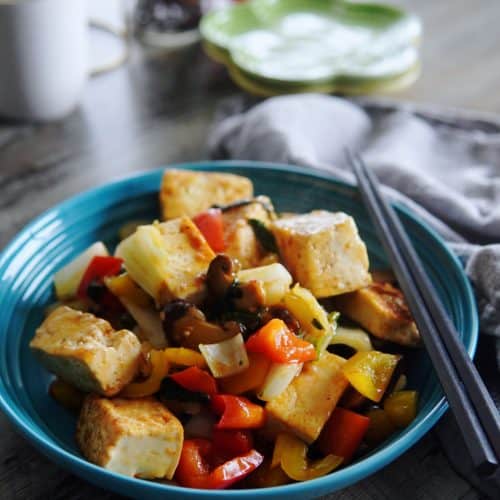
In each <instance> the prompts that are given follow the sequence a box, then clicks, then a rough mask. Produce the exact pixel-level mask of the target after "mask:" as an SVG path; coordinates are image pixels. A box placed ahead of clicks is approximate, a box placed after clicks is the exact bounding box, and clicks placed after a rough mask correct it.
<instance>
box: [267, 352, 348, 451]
mask: <svg viewBox="0 0 500 500" xmlns="http://www.w3.org/2000/svg"><path fill="white" fill-rule="evenodd" d="M344 362H345V360H344V359H343V358H341V357H340V356H336V355H335V354H330V353H329V352H324V353H323V354H322V355H321V357H320V358H319V359H318V360H317V361H311V362H309V363H305V364H304V367H303V368H302V371H301V372H300V374H299V375H298V376H297V377H295V378H294V379H293V381H292V382H291V383H290V385H289V386H288V387H287V388H286V389H285V390H284V391H283V392H282V393H281V394H280V395H279V396H277V397H275V398H274V399H272V400H271V401H269V402H268V403H267V404H266V410H267V414H268V417H269V418H270V420H271V422H273V421H274V423H276V424H279V425H280V427H281V428H282V430H286V431H288V432H290V433H292V434H295V435H296V436H297V437H299V438H300V439H302V440H304V441H305V442H306V443H312V442H313V441H315V440H316V439H317V438H318V436H319V434H320V433H321V430H322V429H323V426H324V425H325V423H326V421H327V420H328V419H329V418H330V415H331V414H332V412H333V410H334V409H335V406H336V405H337V402H338V400H339V399H340V396H342V394H343V392H344V391H345V389H346V388H347V386H348V381H347V379H346V378H345V376H344V374H343V373H342V370H341V367H342V364H343V363H344Z"/></svg>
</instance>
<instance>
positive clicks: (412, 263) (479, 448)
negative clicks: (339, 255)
mask: <svg viewBox="0 0 500 500" xmlns="http://www.w3.org/2000/svg"><path fill="white" fill-rule="evenodd" d="M347 157H348V161H349V163H350V164H351V166H352V168H353V170H354V173H355V174H356V177H357V180H358V183H359V187H360V191H361V194H362V197H363V200H364V201H365V203H366V205H367V207H368V209H369V212H370V215H371V217H372V219H373V222H374V223H375V225H376V227H377V229H378V230H379V233H380V239H381V241H382V243H383V246H384V248H385V250H386V252H387V254H388V255H389V258H390V260H391V263H392V265H393V268H394V272H395V274H396V277H397V278H398V281H399V283H400V286H401V288H402V290H403V293H404V294H405V297H406V300H407V301H408V305H409V307H410V310H411V312H412V314H413V316H414V318H415V322H416V324H417V326H418V328H419V330H420V332H421V335H422V338H423V341H424V344H425V346H426V348H427V351H428V353H429V357H430V358H431V361H432V364H433V366H434V369H435V370H436V373H437V376H438V378H439V380H440V382H441V384H442V386H443V389H444V391H445V394H446V396H447V398H448V402H449V404H450V407H451V409H452V411H453V414H454V416H455V418H456V420H457V423H458V425H459V427H460V429H461V431H462V434H463V437H464V441H465V443H466V446H467V448H468V451H469V453H470V456H471V459H472V462H473V465H474V467H475V469H476V470H477V472H478V473H479V474H485V475H487V474H491V473H492V472H494V471H495V470H496V469H497V468H498V463H499V457H500V426H499V416H498V412H497V410H496V407H495V405H494V403H493V401H492V400H491V397H490V396H489V394H488V391H487V389H486V387H485V386H484V383H483V382H482V380H481V377H480V376H479V374H478V373H477V370H476V369H475V367H474V365H473V363H472V361H471V360H470V358H469V357H468V355H467V353H466V351H465V348H464V346H463V344H461V343H460V341H459V340H458V334H457V332H456V330H455V328H454V326H453V324H452V323H451V321H450V320H449V318H448V317H447V315H446V313H445V311H444V308H443V306H442V304H441V302H440V300H439V298H438V297H437V295H436V292H435V290H434V287H433V286H432V284H431V283H430V280H429V278H428V277H427V275H426V273H425V271H424V269H423V265H422V263H421V261H420V259H419V258H418V256H417V254H416V252H415V250H414V248H413V246H412V244H411V243H410V240H409V238H408V236H407V235H406V233H405V231H404V229H403V227H402V224H401V222H400V221H399V219H398V217H397V216H396V214H395V212H394V210H393V209H392V207H390V205H389V204H388V203H387V202H386V201H385V199H384V197H383V196H382V194H381V191H380V189H379V184H378V181H377V179H376V178H375V176H374V174H373V173H372V172H371V171H369V170H368V169H367V168H366V166H365V165H364V164H363V162H362V160H361V159H360V158H359V157H353V156H352V155H351V154H349V153H348V154H347Z"/></svg>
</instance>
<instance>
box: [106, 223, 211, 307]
mask: <svg viewBox="0 0 500 500" xmlns="http://www.w3.org/2000/svg"><path fill="white" fill-rule="evenodd" d="M116 255H117V256H118V257H121V258H122V259H123V261H124V265H125V267H126V269H127V271H128V273H129V275H130V276H131V278H132V279H133V280H134V281H135V282H136V283H137V284H138V285H139V286H140V287H141V288H142V289H143V290H145V291H146V292H147V293H149V294H150V295H151V296H152V297H153V298H154V299H155V301H156V303H157V304H158V305H160V306H161V305H164V304H166V303H167V302H169V301H170V300H173V299H187V300H190V301H193V302H198V301H199V300H201V299H202V298H203V295H204V293H205V284H204V276H205V273H206V272H207V270H208V265H209V264H210V262H211V261H212V259H213V258H214V257H215V254H214V252H213V251H212V249H211V248H210V246H209V245H208V243H207V241H206V240H205V238H204V237H203V235H202V234H201V232H200V230H199V229H198V228H197V227H196V226H195V225H194V223H193V222H192V221H191V219H190V218H189V217H179V218H178V219H172V220H169V221H168V222H163V223H161V224H158V223H157V224H152V225H148V226H140V227H139V228H138V229H137V230H136V232H135V233H133V234H132V235H131V236H129V237H128V238H126V239H125V240H123V241H122V242H121V243H120V244H119V245H118V247H117V249H116Z"/></svg>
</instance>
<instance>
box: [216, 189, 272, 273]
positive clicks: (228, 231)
mask: <svg viewBox="0 0 500 500" xmlns="http://www.w3.org/2000/svg"><path fill="white" fill-rule="evenodd" d="M266 207H270V208H271V209H272V204H271V200H270V199H269V198H267V196H259V197H257V198H256V201H254V202H252V203H249V204H247V205H243V206H240V207H235V208H231V209H230V210H226V211H224V212H223V214H222V220H223V224H224V240H225V244H226V249H225V251H224V253H226V254H227V255H229V256H230V257H232V258H234V259H238V260H239V262H240V264H241V267H242V268H243V269H247V268H249V267H255V266H257V265H259V263H260V261H261V259H262V258H263V257H264V255H265V251H264V249H263V248H262V246H261V245H260V243H259V241H258V240H257V238H256V236H255V232H254V230H253V229H252V226H251V225H250V224H249V222H248V221H249V220H250V219H256V220H259V221H261V222H262V223H263V224H264V225H265V226H267V225H269V223H270V222H271V221H270V218H269V212H268V209H266Z"/></svg>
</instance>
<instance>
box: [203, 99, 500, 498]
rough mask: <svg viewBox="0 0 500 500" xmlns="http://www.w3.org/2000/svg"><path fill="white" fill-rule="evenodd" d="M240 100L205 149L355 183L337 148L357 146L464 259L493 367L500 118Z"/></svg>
mask: <svg viewBox="0 0 500 500" xmlns="http://www.w3.org/2000/svg"><path fill="white" fill-rule="evenodd" d="M247 107H248V106H247V103H245V102H244V101H241V100H239V99H237V100H233V101H231V102H229V103H226V104H225V106H224V109H223V110H222V112H221V115H222V117H221V116H219V119H218V120H217V122H216V125H215V127H214V129H213V132H212V134H211V136H210V139H209V147H210V150H211V152H212V155H213V156H214V157H217V158H234V159H242V160H261V161H273V162H281V163H291V164H296V165H302V166H310V167H312V168H318V169H323V170H327V171H329V172H331V173H332V174H334V175H336V176H337V177H339V178H341V179H345V180H348V181H354V176H353V174H352V172H350V170H349V168H348V167H347V165H346V163H345V158H344V150H345V148H346V147H347V148H349V149H351V150H353V151H360V152H361V153H362V156H363V158H364V160H365V161H366V163H367V164H368V165H369V167H371V168H372V169H373V170H374V171H375V172H376V174H377V176H378V177H379V179H380V180H381V181H382V183H383V184H384V185H385V186H386V188H385V189H386V190H387V192H388V194H389V196H390V197H391V198H392V199H393V200H397V201H399V202H401V203H404V204H406V205H407V206H409V207H410V208H411V209H412V210H413V211H415V212H416V213H417V214H418V215H419V216H420V217H422V218H423V219H425V220H426V221H427V222H428V223H429V224H430V225H431V226H432V227H433V228H434V229H436V230H437V231H438V232H439V233H440V234H441V236H443V238H445V239H446V240H447V242H448V243H449V244H450V246H451V247H452V248H453V249H454V250H455V252H456V253H457V254H458V255H459V256H460V258H461V259H462V261H463V262H464V266H465V269H466V272H467V274H468V276H469V278H470V279H471V281H472V283H473V285H474V288H475V292H476V298H477V303H478V308H479V314H480V320H481V332H482V333H484V334H489V335H491V336H494V337H496V338H497V339H496V340H495V342H496V344H497V363H498V365H499V367H500V355H499V353H500V119H499V118H497V117H495V116H491V117H489V119H487V120H485V119H482V117H481V116H475V115H470V116H469V115H468V114H467V113H465V112H445V111H443V112H435V111H430V110H422V109H417V108H415V107H412V106H411V105H406V106H401V105H399V106H397V105H395V106H392V105H388V104H386V103H384V102H378V103H377V102H376V101H363V100H360V101H352V100H345V99H340V98H336V97H331V96H324V95H316V94H310V95H292V96H283V97H275V98H272V99H268V100H266V101H263V102H261V103H259V104H257V105H256V106H254V107H250V109H245V108H247ZM495 379H496V383H497V382H498V372H496V371H495ZM496 389H497V390H498V386H496ZM497 403H498V402H497ZM448 423H449V424H451V422H448ZM448 423H447V424H446V425H445V426H443V425H442V426H441V427H442V428H443V432H441V435H445V434H446V437H445V438H444V439H443V444H444V447H445V449H447V451H448V452H449V453H448V454H449V456H450V459H452V461H453V460H454V461H455V465H456V467H457V468H458V469H459V470H460V471H461V472H463V473H464V474H466V475H467V477H468V478H469V479H470V480H471V481H472V482H474V484H475V485H476V486H479V487H480V488H481V489H482V490H483V492H485V493H486V494H490V495H492V496H495V491H498V490H495V489H494V488H495V485H493V486H489V485H487V484H486V483H485V482H484V481H480V480H479V479H478V478H477V477H474V476H473V475H472V473H471V470H470V464H468V463H467V456H466V453H465V452H464V450H463V449H460V450H459V452H457V451H458V448H460V447H461V444H460V446H459V445H458V444H457V441H456V440H455V437H456V433H451V434H452V437H450V431H449V429H450V428H451V425H450V426H449V425H448ZM445 431H446V432H445ZM452 455H453V456H452ZM491 488H493V489H491Z"/></svg>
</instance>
